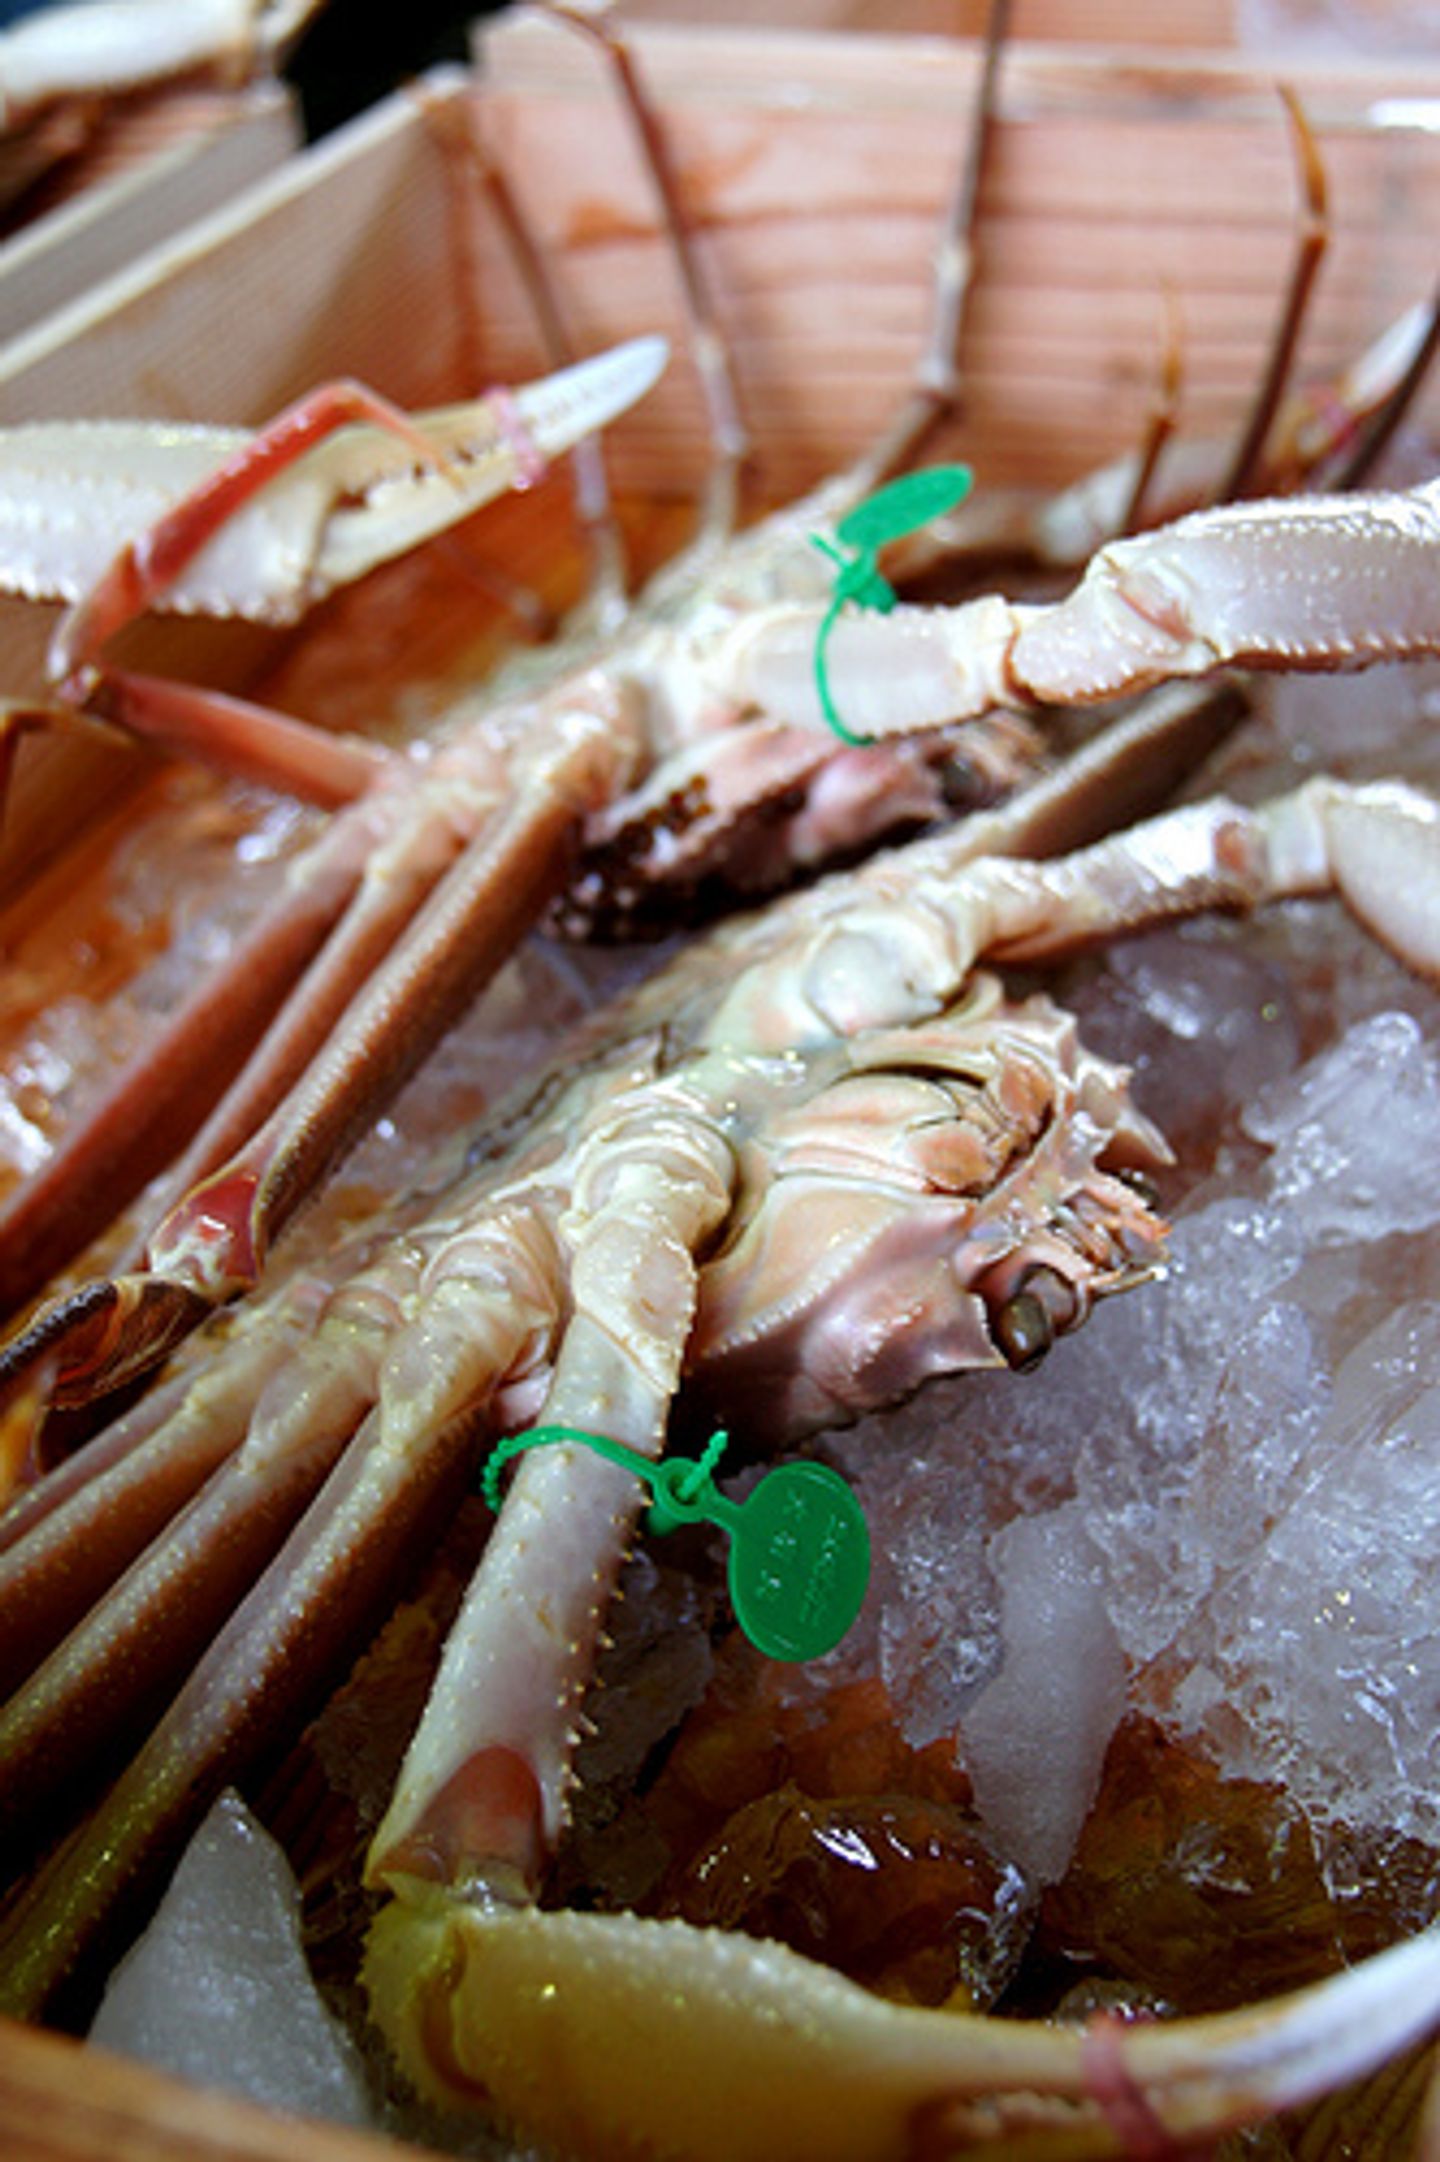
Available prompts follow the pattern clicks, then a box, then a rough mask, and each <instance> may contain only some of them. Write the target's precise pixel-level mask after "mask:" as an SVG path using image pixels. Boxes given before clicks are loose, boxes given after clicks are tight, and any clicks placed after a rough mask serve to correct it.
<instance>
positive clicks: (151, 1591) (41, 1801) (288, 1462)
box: [0, 1275, 396, 1840]
mask: <svg viewBox="0 0 1440 2162" xmlns="http://www.w3.org/2000/svg"><path fill="white" fill-rule="evenodd" d="M395 1314H396V1309H395V1303H394V1298H393V1296H392V1295H390V1294H389V1293H388V1292H387V1291H386V1289H385V1288H384V1287H383V1286H382V1284H381V1283H380V1281H379V1280H378V1279H377V1278H376V1277H375V1276H373V1275H372V1277H371V1278H370V1279H369V1280H368V1281H367V1282H366V1283H365V1284H364V1285H363V1286H362V1287H361V1289H360V1290H359V1291H358V1292H357V1293H356V1294H355V1295H354V1296H347V1294H346V1292H345V1291H343V1290H342V1291H341V1292H340V1293H339V1294H338V1295H337V1297H336V1298H335V1299H333V1300H332V1301H331V1302H330V1306H329V1308H328V1309H327V1311H326V1313H325V1315H324V1316H323V1317H322V1318H321V1320H320V1322H319V1324H318V1325H317V1327H316V1329H315V1332H314V1334H313V1335H312V1336H311V1337H310V1339H309V1341H308V1342H306V1343H304V1344H303V1345H302V1346H300V1347H299V1348H298V1350H297V1351H296V1352H295V1353H294V1354H293V1356H292V1358H291V1361H290V1363H289V1364H288V1366H287V1367H286V1369H285V1371H284V1373H283V1374H282V1375H281V1376H280V1377H279V1378H278V1380H277V1381H276V1382H275V1383H273V1384H272V1386H271V1388H270V1389H269V1391H268V1392H267V1393H266V1394H264V1395H262V1397H261V1398H260V1400H259V1402H258V1403H257V1404H256V1405H255V1407H254V1411H253V1415H252V1416H251V1417H250V1419H249V1423H248V1431H246V1430H245V1424H244V1417H243V1402H242V1405H241V1407H239V1408H240V1409H241V1414H242V1416H241V1435H240V1436H239V1437H237V1439H238V1441H239V1445H238V1446H237V1447H235V1448H234V1449H233V1450H232V1451H231V1453H230V1454H229V1455H228V1456H227V1457H226V1459H225V1461H224V1462H223V1463H221V1464H220V1465H219V1467H218V1468H217V1470H216V1471H215V1472H214V1474H213V1475H212V1477H211V1478H210V1479H209V1481H208V1482H207V1484H206V1486H205V1488H204V1490H203V1492H202V1493H200V1494H199V1495H198V1497H197V1498H196V1499H195V1500H194V1501H193V1502H192V1503H191V1504H190V1506H189V1507H188V1508H186V1509H185V1510H184V1512H183V1513H182V1514H181V1515H180V1516H179V1517H178V1518H177V1519H176V1521H175V1523H174V1526H173V1528H172V1529H171V1530H170V1531H168V1532H167V1533H166V1534H164V1535H163V1536H162V1537H161V1538H159V1539H157V1540H156V1541H155V1542H154V1543H153V1545H151V1547H150V1548H149V1549H148V1550H147V1551H146V1552H145V1553H144V1554H143V1555H142V1556H141V1557H140V1558H139V1559H137V1560H136V1561H135V1563H134V1564H133V1565H132V1566H131V1567H130V1568H129V1569H128V1570H127V1571H126V1573H125V1574H124V1576H123V1577H122V1578H121V1579H120V1581H119V1582H118V1583H117V1584H116V1585H115V1587H114V1589H113V1590H112V1591H111V1592H110V1593H109V1595H108V1596H107V1597H105V1598H102V1599H101V1600H99V1601H98V1603H97V1604H96V1605H94V1606H93V1607H92V1608H91V1609H90V1610H89V1612H88V1613H87V1614H86V1615H85V1617H84V1619H83V1620H82V1621H81V1622H79V1624H78V1625H77V1626H76V1628H75V1629H74V1630H73V1631H72V1633H71V1634H70V1635H69V1637H67V1638H66V1640H65V1642H64V1644H63V1645H61V1646H60V1648H59V1649H58V1650H57V1651H56V1652H55V1653H54V1655H53V1656H52V1657H50V1658H49V1659H46V1660H45V1661H44V1662H43V1664H41V1665H40V1666H39V1667H38V1668H37V1669H36V1671H35V1672H34V1674H33V1675H32V1676H31V1677H30V1679H29V1681H28V1682H27V1683H26V1685H25V1687H24V1688H23V1689H21V1690H19V1691H17V1693H16V1694H15V1695H14V1696H13V1697H12V1698H11V1699H10V1701H9V1702H8V1703H7V1704H6V1705H5V1706H4V1708H3V1709H0V1767H3V1776H0V1833H3V1836H4V1837H5V1838H6V1839H7V1840H11V1839H14V1838H15V1837H16V1836H17V1834H18V1833H20V1832H22V1831H23V1830H24V1829H25V1828H27V1827H29V1826H31V1825H34V1824H35V1823H36V1822H37V1820H38V1821H41V1822H43V1821H44V1820H45V1817H46V1814H47V1812H53V1807H54V1804H55V1803H56V1801H57V1800H61V1799H63V1797H64V1795H65V1794H66V1793H67V1792H74V1791H75V1789H74V1786H73V1784H72V1783H73V1781H74V1778H75V1775H76V1773H77V1772H80V1771H83V1769H84V1768H85V1767H86V1766H87V1765H88V1764H89V1763H90V1762H92V1761H93V1760H94V1758H95V1757H96V1756H97V1755H99V1754H101V1753H102V1752H105V1751H107V1750H108V1749H109V1748H110V1747H111V1746H112V1745H113V1744H114V1743H116V1742H117V1741H118V1740H122V1739H125V1738H127V1737H128V1738H129V1739H131V1740H134V1739H136V1738H137V1730H138V1731H143V1728H144V1725H145V1724H146V1723H147V1722H148V1720H149V1719H151V1718H153V1717H154V1716H155V1715H156V1714H157V1713H158V1712H159V1711H160V1710H161V1709H162V1708H163V1706H164V1704H165V1703H166V1701H167V1700H168V1698H169V1697H170V1696H172V1695H173V1694H174V1691H175V1689H176V1687H177V1686H178V1685H179V1683H180V1682H181V1681H182V1680H183V1678H184V1675H185V1672H186V1669H187V1668H188V1666H189V1665H190V1663H191V1661H192V1659H193V1656H194V1647H195V1646H196V1645H197V1644H203V1643H205V1642H206V1641H207V1640H208V1639H209V1638H210V1637H211V1636H212V1635H213V1634H214V1632H215V1630H216V1629H217V1628H218V1627H219V1625H220V1624H221V1622H223V1621H224V1620H225V1618H226V1616H227V1615H228V1614H229V1613H230V1611H231V1610H232V1608H233V1607H234V1606H235V1605H236V1604H237V1602H238V1601H239V1599H240V1598H241V1597H242V1595H243V1594H244V1593H245V1591H246V1590H247V1589H248V1588H249V1586H250V1585H251V1584H252V1583H253V1582H254V1581H255V1579H256V1577H257V1576H258V1575H259V1574H260V1571H261V1570H262V1569H263V1568H264V1566H265V1564H266V1563H267V1562H268V1561H269V1560H270V1559H271V1557H272V1555H273V1554H274V1553H275V1551H276V1549H277V1548H278V1547H279V1546H280V1544H281V1542H282V1540H283V1539H284V1537H285V1535H286V1534H287V1533H288V1532H289V1530H290V1529H291V1527H292V1525H293V1524H294V1523H295V1521H296V1519H297V1518H298V1517H299V1515H300V1513H301V1511H302V1510H303V1509H304V1508H305V1507H306V1506H307V1505H308V1504H309V1502H310V1501H311V1500H312V1499H313V1497H314V1495H315V1493H316V1491H317V1490H318V1488H319V1486H320V1484H321V1482H322V1480H323V1479H324V1478H325V1477H326V1476H327V1474H328V1473H329V1472H330V1471H331V1469H332V1468H333V1466H334V1464H335V1462H336V1460H337V1458H338V1457H339V1454H340V1452H341V1450H342V1448H343V1447H344V1446H345V1444H346V1443H347V1442H348V1441H349V1440H350V1437H351V1435H352V1434H353V1433H354V1431H355V1429H356V1428H357V1427H358V1425H359V1424H360V1421H361V1419H362V1418H363V1417H364V1416H365V1414H366V1412H367V1411H368V1410H369V1407H370V1405H371V1404H372V1403H373V1402H374V1399H375V1395H376V1384H377V1374H378V1368H379V1361H380V1356H381V1352H382V1348H383V1345H384V1342H385V1337H386V1333H387V1330H388V1329H389V1328H390V1327H393V1325H394V1321H395ZM233 1393H234V1392H233V1390H232V1391H231V1392H230V1394H231V1395H232V1397H233ZM234 1419H235V1413H234V1409H233V1408H232V1409H231V1415H230V1424H231V1425H232V1426H233V1424H234ZM219 1423H221V1424H222V1425H223V1423H224V1421H223V1417H222V1420H221V1421H220V1422H219ZM159 1439H161V1440H162V1441H163V1439H164V1437H163V1436H161V1437H159ZM152 1453H154V1452H152ZM147 1498H148V1496H147Z"/></svg>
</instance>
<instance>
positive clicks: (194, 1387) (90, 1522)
mask: <svg viewBox="0 0 1440 2162" xmlns="http://www.w3.org/2000/svg"><path fill="white" fill-rule="evenodd" d="M324 1295H325V1287H324V1286H322V1285H320V1284H318V1283H315V1282H313V1281H310V1280H306V1279H302V1280H301V1281H300V1282H298V1283H296V1284H294V1285H291V1286H289V1287H287V1289H286V1292H285V1294H284V1296H283V1297H282V1298H281V1299H280V1300H279V1301H278V1302H272V1303H271V1306H270V1308H269V1309H268V1310H267V1312H266V1314H265V1316H264V1323H263V1326H261V1327H258V1328H256V1327H250V1328H245V1329H243V1330H241V1332H240V1333H239V1334H238V1336H237V1337H236V1339H235V1341H234V1342H232V1343H230V1344H228V1345H226V1346H225V1347H224V1348H223V1349H222V1350H221V1351H220V1352H219V1353H218V1354H217V1355H216V1356H215V1357H214V1358H213V1359H212V1360H210V1361H208V1362H207V1363H206V1365H205V1366H204V1368H203V1369H202V1370H201V1372H200V1373H198V1374H182V1375H177V1376H176V1377H175V1379H174V1380H173V1381H172V1382H171V1383H170V1384H169V1385H168V1386H167V1387H166V1388H164V1389H159V1390H156V1391H154V1392H153V1393H152V1395H151V1396H150V1397H149V1398H147V1399H146V1400H145V1401H144V1402H143V1403H142V1404H141V1405H139V1406H137V1407H136V1409H135V1410H133V1411H131V1412H130V1413H128V1414H126V1415H125V1416H124V1417H123V1418H121V1419H118V1420H116V1421H115V1422H114V1423H113V1424H112V1425H111V1426H110V1427H108V1428H106V1429H105V1431H104V1432H103V1433H101V1434H99V1435H97V1436H96V1437H95V1439H94V1440H93V1441H92V1442H91V1443H89V1444H88V1446H87V1447H86V1448H84V1449H82V1450H78V1451H77V1452H76V1453H75V1455H74V1456H72V1457H70V1458H69V1459H68V1460H67V1461H66V1462H65V1463H63V1464H61V1465H59V1466H57V1467H56V1469H55V1470H54V1471H52V1472H51V1473H50V1474H49V1475H48V1477H46V1478H44V1479H42V1480H40V1481H39V1482H38V1484H36V1485H35V1486H32V1487H30V1488H28V1489H27V1490H26V1491H25V1492H23V1493H22V1494H20V1495H19V1496H17V1498H16V1500H15V1501H14V1502H13V1503H12V1505H11V1507H10V1508H9V1509H8V1510H7V1511H6V1513H5V1515H4V1517H3V1518H0V1613H3V1615H4V1617H5V1628H4V1631H3V1634H0V1697H4V1696H6V1695H8V1694H9V1692H10V1691H11V1690H12V1689H13V1688H14V1687H15V1686H16V1685H17V1684H18V1683H19V1682H20V1681H21V1680H23V1678H24V1677H25V1675H27V1674H28V1673H30V1672H31V1671H32V1670H33V1669H34V1668H35V1667H36V1666H38V1665H39V1664H40V1662H41V1660H42V1659H44V1658H45V1657H46V1656H47V1655H48V1653H49V1652H51V1651H52V1650H53V1649H54V1647H55V1646H56V1645H57V1644H58V1643H59V1642H60V1640H61V1638H62V1637H64V1636H65V1634H66V1632H67V1631H68V1630H70V1629H72V1628H74V1627H75V1625H76V1624H77V1623H78V1622H80V1621H81V1619H82V1618H83V1616H84V1615H85V1613H86V1612H87V1610H88V1609H89V1608H90V1607H91V1606H92V1605H93V1604H94V1603H95V1601H96V1600H97V1599H99V1598H100V1597H101V1596H102V1595H103V1593H104V1592H105V1591H106V1590H107V1589H108V1587H109V1586H110V1585H111V1584H112V1583H113V1582H114V1581H115V1579H116V1578H117V1577H118V1576H120V1575H121V1574H122V1573H123V1571H124V1570H125V1569H127V1568H128V1567H129V1565H130V1564H131V1562H132V1561H133V1560H134V1559H135V1557H136V1556H137V1555H138V1554H139V1553H140V1552H141V1551H142V1549H143V1548H144V1547H145V1546H146V1545H147V1544H148V1543H149V1541H150V1540H151V1539H152V1538H153V1537H154V1536H156V1535H157V1534H158V1533H159V1532H160V1531H161V1530H162V1529H163V1527H164V1526H165V1525H166V1524H167V1523H168V1522H169V1521H170V1519H171V1518H172V1517H173V1516H175V1515H176V1514H177V1513H178V1512H179V1511H180V1510H181V1509H182V1508H183V1507H184V1506H185V1504H186V1503H187V1502H188V1501H189V1500H190V1498H191V1496H192V1495H193V1494H195V1493H196V1492H197V1491H198V1489H199V1488H200V1487H201V1486H202V1485H203V1484H204V1482H205V1480H206V1479H208V1478H209V1476H210V1475H211V1473H212V1472H213V1471H214V1470H215V1469H216V1468H217V1466H218V1465H220V1464H221V1463H223V1462H224V1461H225V1459H226V1458H227V1457H229V1456H230V1455H232V1454H233V1452H234V1451H235V1450H236V1449H237V1448H238V1447H239V1445H240V1443H241V1442H242V1441H243V1439H244V1437H245V1430H246V1425H247V1422H248V1419H249V1415H250V1410H251V1407H252V1406H253V1405H254V1403H255V1401H256V1399H257V1397H258V1396H259V1394H260V1392H261V1390H262V1388H263V1387H264V1385H265V1383H266V1382H267V1381H268V1380H269V1378H270V1377H271V1375H273V1374H274V1373H276V1372H277V1371H278V1370H280V1369H282V1368H283V1367H284V1366H285V1364H286V1362H287V1361H288V1360H289V1359H290V1358H292V1357H293V1356H295V1354H296V1350H297V1346H298V1345H299V1344H300V1343H301V1342H303V1339H304V1336H305V1334H306V1333H307V1332H308V1331H309V1329H310V1328H311V1327H313V1326H314V1323H315V1321H316V1319H317V1317H318V1314H319V1312H320V1308H321V1301H322V1299H323V1297H324ZM0 1716H3V1715H0Z"/></svg>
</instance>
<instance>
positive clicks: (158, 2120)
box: [0, 2020, 421, 2162]
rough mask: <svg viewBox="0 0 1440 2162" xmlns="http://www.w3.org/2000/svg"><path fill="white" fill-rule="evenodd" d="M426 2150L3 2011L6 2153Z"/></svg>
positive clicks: (303, 2159)
mask: <svg viewBox="0 0 1440 2162" xmlns="http://www.w3.org/2000/svg"><path fill="white" fill-rule="evenodd" d="M420 2152H421V2150H420V2149H418V2148H415V2147H410V2146H404V2145H401V2144H400V2143H398V2142H396V2141H392V2140H382V2139H378V2138H371V2137H369V2136H367V2135H364V2134H361V2133H357V2132H347V2131H341V2130H339V2129H337V2128H336V2127H335V2126H332V2125H323V2124H318V2123H315V2122H314V2121H313V2120H311V2119H307V2118H299V2117H289V2116H281V2115H279V2114H278V2113H275V2112H271V2111H269V2110H262V2109H257V2108H256V2107H255V2106H254V2105H253V2104H251V2103H248V2102H240V2101H236V2100H235V2099H234V2098H233V2097H231V2096H229V2095H224V2094H220V2093H217V2092H214V2091H213V2090H210V2089H206V2088H200V2087H192V2086H190V2085H189V2084H188V2083H186V2082H185V2081H183V2080H177V2079H170V2078H168V2077H166V2076H165V2075H164V2074H162V2073H159V2072H153V2071H151V2070H150V2069H149V2068H148V2067H147V2066H144V2065H139V2064H133V2063H130V2062H129V2061H128V2060H127V2059H125V2058H122V2057H115V2056H112V2055H111V2054H110V2053H109V2052H108V2051H105V2050H98V2049H96V2050H92V2049H88V2048H87V2049H84V2050H82V2049H81V2047H80V2045H79V2044H78V2043H76V2042H72V2041H69V2040H68V2039H66V2038H65V2037H63V2036H60V2035H53V2034H41V2033H38V2032H36V2031H34V2030H32V2029H29V2028H25V2027H17V2026H15V2025H14V2024H13V2023H12V2022H11V2021H9V2020H0V2154H3V2155H4V2157H5V2162H405V2158H406V2157H407V2156H411V2157H414V2156H417V2155H419V2153H420Z"/></svg>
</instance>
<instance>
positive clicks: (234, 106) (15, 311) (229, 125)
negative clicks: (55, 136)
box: [0, 83, 300, 366]
mask: <svg viewBox="0 0 1440 2162" xmlns="http://www.w3.org/2000/svg"><path fill="white" fill-rule="evenodd" d="M152 133H154V134H155V135H156V136H157V138H158V139H157V140H156V141H154V142H153V143H151V144H150V145H149V146H148V149H147V151H146V154H145V155H144V157H143V159H142V160H141V162H138V163H137V162H136V160H135V155H134V154H133V153H132V154H131V157H130V159H129V162H128V163H127V165H126V167H125V169H124V170H123V171H122V172H121V173H120V174H119V175H118V176H116V177H113V178H111V179H109V180H108V181H104V182H101V183H100V184H98V185H95V186H92V187H89V188H87V189H86V191H85V193H84V194H83V195H81V196H79V197H77V198H76V199H75V200H74V201H71V202H67V203H65V204H64V205H63V206H62V207H60V208H58V209H56V210H54V211H52V212H51V213H50V215H49V216H48V217H43V218H39V219H37V220H36V221H35V223H34V224H33V225H28V226H26V227H25V228H24V229H23V230H22V231H21V232H19V233H17V234H15V235H14V236H13V237H12V238H11V239H9V240H7V241H6V242H5V244H4V246H3V247H0V339H9V338H14V337H17V336H18V335H19V334H20V332H21V331H23V330H28V329H29V328H30V326H31V325H32V324H34V323H38V322H41V321H43V319H44V318H45V317H46V316H47V315H51V314H53V313H54V311H55V310H56V309H57V308H60V307H63V306H65V305H66V304H67V303H68V302H70V301H71V300H73V299H74V298H75V297H76V295H77V294H82V293H85V292H88V291H89V290H90V289H91V288H92V287H93V286H95V285H96V284H98V283H99V281H100V280H101V279H102V278H107V277H109V276H110V275H111V273H112V272H113V271H114V269H115V267H116V265H117V264H119V263H126V262H129V261H131V259H132V258H133V257H135V256H137V255H139V254H141V253H142V252H144V251H145V250H147V249H149V248H153V247H155V246H157V245H159V244H160V243H161V242H163V241H165V240H167V239H169V238H170V236H171V235H172V234H174V233H176V232H178V231H179V230H180V228H181V227H182V226H185V225H191V224H193V223H194V221H195V220H196V219H197V218H199V217H203V216H204V215H205V214H206V212H208V211H210V210H213V209H215V208H217V207H218V206H219V205H220V204H221V203H224V202H227V201H228V200H229V199H230V198H231V197H232V196H234V195H236V194H238V193H239V192H240V190H241V189H242V188H246V187H248V186H249V185H250V184H251V183H252V182H253V181H256V180H259V179H261V178H262V177H263V176H264V175H265V174H266V173H268V172H270V171H271V170H272V169H273V168H274V167H275V166H276V165H278V164H279V163H281V162H282V161H283V160H284V159H285V158H287V157H289V156H290V155H291V153H292V152H293V151H294V150H296V149H297V148H298V146H299V142H300V118H299V113H298V111H297V109H296V106H295V102H294V99H293V98H292V97H291V95H290V94H289V92H287V91H286V90H284V89H282V88H281V87H280V86H279V85H277V84H273V83H263V84H258V85H256V86H255V87H254V88H253V89H251V90H248V91H245V92H243V93H241V94H239V95H235V94H233V93H231V94H228V95H221V94H219V93H215V92H211V93H210V94H209V97H208V98H207V99H206V100H205V101H204V102H203V103H202V104H201V105H200V107H199V110H198V112H195V113H193V114H191V113H189V112H187V114H186V125H185V132H184V133H183V135H182V136H181V138H180V139H179V140H175V139H174V138H173V137H172V136H170V135H168V134H166V133H162V132H160V131H159V129H158V128H152ZM0 366H3V361H0Z"/></svg>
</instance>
